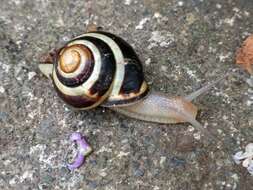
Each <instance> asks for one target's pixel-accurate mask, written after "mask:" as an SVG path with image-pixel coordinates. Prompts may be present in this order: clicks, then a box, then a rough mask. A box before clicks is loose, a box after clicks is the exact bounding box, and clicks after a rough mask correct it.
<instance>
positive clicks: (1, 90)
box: [0, 86, 5, 94]
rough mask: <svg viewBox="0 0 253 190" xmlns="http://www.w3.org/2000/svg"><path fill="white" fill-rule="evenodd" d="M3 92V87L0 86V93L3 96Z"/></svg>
mask: <svg viewBox="0 0 253 190" xmlns="http://www.w3.org/2000/svg"><path fill="white" fill-rule="evenodd" d="M4 92H5V89H4V87H2V86H0V93H1V94H3V93H4Z"/></svg>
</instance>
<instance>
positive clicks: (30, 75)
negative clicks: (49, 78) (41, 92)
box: [28, 72, 36, 80]
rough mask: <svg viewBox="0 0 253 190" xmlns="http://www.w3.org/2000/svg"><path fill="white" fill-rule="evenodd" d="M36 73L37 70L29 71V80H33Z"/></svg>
mask: <svg viewBox="0 0 253 190" xmlns="http://www.w3.org/2000/svg"><path fill="white" fill-rule="evenodd" d="M35 75H36V73H35V72H29V73H28V80H31V79H32V78H33V77H34V76H35Z"/></svg>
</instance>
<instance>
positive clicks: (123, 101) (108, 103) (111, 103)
mask: <svg viewBox="0 0 253 190" xmlns="http://www.w3.org/2000/svg"><path fill="white" fill-rule="evenodd" d="M148 93H149V89H148V88H147V89H146V90H145V91H144V92H143V93H142V94H140V95H138V96H134V97H133V98H129V97H127V95H126V96H124V95H123V94H122V99H120V100H115V101H105V102H104V103H103V104H102V106H103V107H113V106H122V107H123V106H126V105H131V104H135V103H136V102H137V101H140V100H142V99H143V98H145V97H146V96H147V95H148Z"/></svg>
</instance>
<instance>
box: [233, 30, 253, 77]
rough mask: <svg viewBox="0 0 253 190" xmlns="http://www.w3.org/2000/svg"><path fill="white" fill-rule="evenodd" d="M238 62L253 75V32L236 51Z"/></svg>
mask: <svg viewBox="0 0 253 190" xmlns="http://www.w3.org/2000/svg"><path fill="white" fill-rule="evenodd" d="M236 64H239V65H241V66H242V68H244V69H245V70H247V71H248V72H249V73H250V74H251V75H253V34H252V35H250V36H249V37H248V38H247V39H246V40H245V41H244V42H243V44H242V47H241V48H240V49H239V50H238V51H237V53H236Z"/></svg>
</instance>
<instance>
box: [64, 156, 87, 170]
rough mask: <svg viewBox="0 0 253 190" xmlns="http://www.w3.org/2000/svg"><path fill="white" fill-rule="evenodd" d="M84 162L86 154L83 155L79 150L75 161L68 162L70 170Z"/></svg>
mask: <svg viewBox="0 0 253 190" xmlns="http://www.w3.org/2000/svg"><path fill="white" fill-rule="evenodd" d="M83 163H84V155H82V154H81V153H80V152H79V153H78V154H77V156H76V158H75V161H74V162H73V163H71V164H69V163H67V167H68V169H70V170H74V169H76V168H79V167H80V166H81V165H82V164H83Z"/></svg>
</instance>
